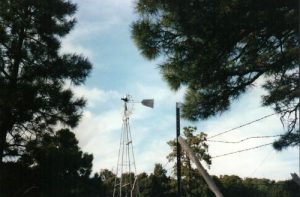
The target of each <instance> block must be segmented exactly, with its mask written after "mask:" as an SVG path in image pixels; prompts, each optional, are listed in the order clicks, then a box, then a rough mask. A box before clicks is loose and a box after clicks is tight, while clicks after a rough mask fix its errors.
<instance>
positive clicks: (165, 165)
mask: <svg viewBox="0 0 300 197" xmlns="http://www.w3.org/2000/svg"><path fill="white" fill-rule="evenodd" d="M170 162H171V161H170V160H169V159H168V160H167V162H166V163H165V164H164V165H163V166H162V168H164V169H165V168H166V167H167V166H168V165H169V163H170Z"/></svg>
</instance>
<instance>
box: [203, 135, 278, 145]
mask: <svg viewBox="0 0 300 197" xmlns="http://www.w3.org/2000/svg"><path fill="white" fill-rule="evenodd" d="M280 136H282V135H263V136H253V137H247V138H244V139H242V140H238V141H226V140H207V141H208V142H218V143H226V144H238V143H241V142H244V141H247V140H250V139H261V138H273V137H280Z"/></svg>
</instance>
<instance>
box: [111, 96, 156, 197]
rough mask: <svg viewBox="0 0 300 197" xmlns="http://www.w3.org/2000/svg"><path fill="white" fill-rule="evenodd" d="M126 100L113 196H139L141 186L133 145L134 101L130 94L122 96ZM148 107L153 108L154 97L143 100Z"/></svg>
mask: <svg viewBox="0 0 300 197" xmlns="http://www.w3.org/2000/svg"><path fill="white" fill-rule="evenodd" d="M121 100H122V101H124V112H123V125H122V131H121V138H120V147H119V153H118V161H117V171H116V178H115V184H114V191H113V197H139V196H140V193H139V186H138V179H137V175H136V163H135V158H134V151H133V145H132V137H131V130H130V125H129V116H130V115H131V112H132V106H133V104H134V103H139V102H134V101H133V100H132V99H131V97H130V95H126V97H124V98H121ZM141 103H142V104H143V105H145V106H147V107H151V108H153V106H154V101H153V99H144V100H142V102H141Z"/></svg>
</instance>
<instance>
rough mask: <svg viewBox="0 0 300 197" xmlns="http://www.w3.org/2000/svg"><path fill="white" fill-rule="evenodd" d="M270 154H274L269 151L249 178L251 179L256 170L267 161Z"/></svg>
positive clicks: (272, 151)
mask: <svg viewBox="0 0 300 197" xmlns="http://www.w3.org/2000/svg"><path fill="white" fill-rule="evenodd" d="M271 153H274V150H273V149H271V150H270V151H269V152H268V154H267V155H266V156H265V158H264V159H263V160H262V161H261V162H260V163H259V164H258V166H257V167H256V168H255V169H254V171H253V172H252V173H251V175H250V177H252V176H253V175H254V174H255V173H256V171H257V170H258V168H260V167H261V166H262V165H263V164H264V163H265V161H267V159H268V158H269V156H271Z"/></svg>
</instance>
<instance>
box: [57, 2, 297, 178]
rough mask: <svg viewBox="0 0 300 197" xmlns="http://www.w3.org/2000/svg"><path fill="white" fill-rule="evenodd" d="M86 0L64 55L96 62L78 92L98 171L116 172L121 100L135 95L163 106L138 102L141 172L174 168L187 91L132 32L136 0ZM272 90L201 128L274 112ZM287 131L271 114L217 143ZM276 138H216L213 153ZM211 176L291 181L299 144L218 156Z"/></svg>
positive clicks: (135, 120)
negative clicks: (171, 81) (264, 99)
mask: <svg viewBox="0 0 300 197" xmlns="http://www.w3.org/2000/svg"><path fill="white" fill-rule="evenodd" d="M73 1H74V2H75V3H77V4H78V12H77V14H76V18H77V20H78V23H77V25H76V27H75V29H74V30H73V31H72V33H71V34H69V35H68V36H67V37H65V38H64V40H63V45H62V52H72V53H79V54H83V55H85V56H86V57H88V58H89V60H90V61H91V62H92V64H93V65H94V68H93V71H92V74H91V76H90V77H89V79H88V80H87V82H86V84H85V85H84V86H81V87H76V88H74V91H75V93H76V95H78V96H84V97H86V99H87V100H88V105H87V107H86V108H85V110H84V112H83V118H82V120H81V123H80V124H79V126H78V128H76V129H75V132H76V135H77V137H78V139H79V143H80V147H81V148H82V149H83V150H84V151H86V152H89V153H92V154H93V155H94V163H93V169H94V171H95V172H96V171H97V172H98V171H100V170H101V169H105V168H107V169H109V170H115V169H116V166H117V157H118V148H119V147H118V146H119V139H120V132H121V128H122V110H123V109H122V107H123V103H122V102H121V100H120V98H121V97H123V96H124V95H125V94H130V95H131V96H132V97H133V99H135V100H136V101H139V100H142V99H144V98H154V99H155V108H154V109H150V108H146V107H144V106H142V105H139V104H136V105H135V106H134V109H133V113H132V116H131V122H130V125H131V131H132V137H133V145H134V152H135V156H136V164H137V171H138V172H142V171H146V172H148V173H150V172H152V170H153V167H154V164H155V163H161V164H163V165H164V166H165V167H166V169H168V170H169V173H170V174H172V173H171V172H170V169H171V167H172V165H173V164H172V163H167V159H166V155H167V154H168V153H169V152H170V149H169V147H168V145H167V144H166V142H167V141H169V140H171V139H173V138H174V136H175V103H176V102H180V101H182V98H183V95H184V90H180V91H179V92H172V91H170V90H169V88H168V86H167V84H166V83H165V82H164V81H163V80H162V78H161V75H160V73H159V70H158V69H157V65H158V63H159V60H158V61H148V60H146V59H144V58H143V57H142V56H141V55H140V53H139V51H138V49H137V47H136V46H135V45H134V43H133V41H132V39H131V37H130V24H131V23H132V21H134V20H135V19H136V18H137V15H136V14H135V13H134V1H133V0H114V1H111V0H73ZM263 93H264V91H263V90H262V89H260V88H259V84H257V86H256V88H253V89H251V90H249V91H248V92H247V94H245V95H243V96H241V97H240V99H239V100H238V101H236V102H235V103H233V105H232V107H231V109H230V110H229V111H228V112H226V113H223V114H221V115H220V116H217V117H214V118H211V119H209V120H205V121H199V122H194V123H190V122H186V121H184V122H183V123H182V126H189V125H194V126H197V127H198V130H199V131H204V132H206V133H207V134H208V135H209V136H212V135H214V134H216V133H219V132H222V131H225V130H228V129H231V128H234V127H236V126H239V125H241V124H244V123H246V122H249V121H252V120H255V119H257V118H260V117H263V116H265V115H268V114H271V113H273V111H272V110H271V109H268V108H263V107H261V105H260V96H261V95H262V94H263ZM284 129H285V128H283V126H282V125H281V123H280V120H279V117H278V116H276V115H275V116H272V117H270V118H266V119H264V120H262V121H259V122H257V123H254V124H251V125H250V126H247V127H243V128H241V129H237V130H234V131H232V132H229V133H227V134H225V135H221V136H218V137H216V138H214V140H227V141H237V140H241V139H243V138H247V137H251V136H257V135H276V134H281V133H282V132H283V131H284ZM272 140H274V138H273V139H272V138H271V139H270V138H268V139H252V140H248V141H246V142H244V143H239V144H222V143H217V142H210V143H209V153H210V154H211V156H217V155H221V154H225V153H228V152H232V151H237V150H241V149H246V148H250V147H254V146H259V145H262V144H265V143H269V142H272ZM209 172H210V173H211V174H215V175H222V174H230V175H232V174H236V175H239V176H241V177H265V178H270V179H276V180H284V179H289V178H290V173H291V172H298V148H289V149H287V150H284V151H282V152H277V151H274V150H273V149H272V147H271V146H266V147H262V148H259V149H255V150H251V151H247V152H243V153H238V154H233V155H228V156H224V157H219V158H215V159H213V160H212V166H211V168H210V170H209Z"/></svg>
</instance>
